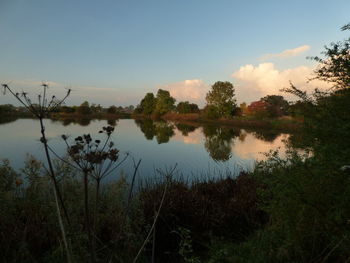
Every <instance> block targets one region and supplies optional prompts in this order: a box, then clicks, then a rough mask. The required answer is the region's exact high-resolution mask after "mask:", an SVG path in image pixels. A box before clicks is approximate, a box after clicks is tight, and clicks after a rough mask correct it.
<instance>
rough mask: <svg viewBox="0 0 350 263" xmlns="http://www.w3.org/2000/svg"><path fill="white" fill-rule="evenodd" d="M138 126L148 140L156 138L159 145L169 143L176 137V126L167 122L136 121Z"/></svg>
mask: <svg viewBox="0 0 350 263" xmlns="http://www.w3.org/2000/svg"><path fill="white" fill-rule="evenodd" d="M135 123H136V125H137V126H138V127H139V128H140V129H141V131H142V132H143V134H144V135H145V137H146V139H147V140H153V138H154V136H155V137H156V140H157V142H158V144H161V143H167V142H169V140H170V138H171V137H172V136H174V135H175V133H174V128H175V127H174V125H172V124H170V123H167V122H165V121H153V120H151V119H145V120H135Z"/></svg>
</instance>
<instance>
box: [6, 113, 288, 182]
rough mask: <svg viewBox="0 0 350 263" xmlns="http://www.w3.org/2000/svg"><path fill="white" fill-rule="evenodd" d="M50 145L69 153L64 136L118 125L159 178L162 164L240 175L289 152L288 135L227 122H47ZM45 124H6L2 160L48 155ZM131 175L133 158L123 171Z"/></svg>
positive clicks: (127, 146)
mask: <svg viewBox="0 0 350 263" xmlns="http://www.w3.org/2000/svg"><path fill="white" fill-rule="evenodd" d="M45 123H46V132H47V136H48V138H49V143H50V145H51V147H52V148H54V149H55V151H56V152H57V153H58V154H59V155H61V156H63V155H64V154H65V151H66V148H65V144H64V142H63V141H62V139H61V135H62V134H67V135H70V140H72V141H73V140H74V138H75V137H76V136H78V135H82V134H87V133H90V134H91V135H92V136H93V138H96V139H101V135H99V134H98V131H99V130H100V129H101V128H102V127H103V126H106V125H116V126H115V128H116V129H115V132H114V134H113V138H112V140H113V141H114V143H115V144H116V146H117V148H118V149H119V150H120V151H121V152H122V153H125V152H129V153H130V156H132V157H133V158H135V160H138V159H142V162H141V166H140V167H141V169H140V171H142V176H154V170H155V169H158V168H162V169H166V168H168V169H170V168H171V167H173V166H174V165H175V164H177V171H178V172H179V173H182V174H183V175H184V176H186V177H191V176H199V175H200V174H212V173H211V172H212V171H214V170H215V171H216V174H218V173H219V172H222V173H224V172H226V171H227V170H229V171H232V172H235V173H238V172H239V171H240V170H242V169H246V170H249V169H252V167H253V166H254V162H255V161H256V160H261V159H264V158H265V156H264V155H263V154H262V153H263V152H267V151H269V150H271V149H277V148H280V151H281V153H282V155H283V153H284V151H285V145H284V140H286V139H288V137H289V135H288V134H281V133H271V132H266V131H264V132H262V131H258V130H245V129H238V128H232V127H224V126H207V125H206V126H200V125H198V124H197V125H196V124H194V125H193V124H192V125H188V124H175V123H171V122H155V121H151V120H144V121H139V120H136V121H135V120H130V119H128V120H119V121H116V122H113V121H112V122H108V121H106V120H82V121H80V122H79V123H76V122H71V121H52V120H46V121H45ZM39 138H40V128H39V123H38V121H36V120H33V119H17V120H15V121H11V122H7V123H6V122H5V123H1V124H0V159H3V158H6V159H9V160H10V161H11V164H12V166H14V167H15V168H17V169H20V168H21V167H23V162H24V160H25V159H26V155H27V154H29V153H30V154H32V155H34V156H35V157H36V158H38V159H40V160H45V159H44V152H43V146H42V145H41V143H40V142H39ZM121 170H122V171H124V172H125V173H127V174H128V173H131V170H132V159H131V158H129V160H127V162H125V163H124V164H123V165H122V166H121V168H120V170H119V171H121Z"/></svg>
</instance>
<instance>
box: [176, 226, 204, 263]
mask: <svg viewBox="0 0 350 263" xmlns="http://www.w3.org/2000/svg"><path fill="white" fill-rule="evenodd" d="M177 233H178V235H179V236H180V244H179V254H180V256H181V257H182V258H183V260H184V262H186V263H200V260H199V258H198V257H196V256H194V254H193V248H192V238H191V231H190V230H189V229H186V228H183V227H179V230H178V232H177Z"/></svg>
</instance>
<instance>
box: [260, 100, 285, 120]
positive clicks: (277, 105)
mask: <svg viewBox="0 0 350 263" xmlns="http://www.w3.org/2000/svg"><path fill="white" fill-rule="evenodd" d="M260 100H261V101H263V102H265V103H266V111H267V114H268V116H269V117H272V118H274V117H281V116H283V115H286V114H287V113H288V108H289V103H288V101H286V100H285V99H284V98H283V96H278V95H268V96H265V97H263V98H261V99H260Z"/></svg>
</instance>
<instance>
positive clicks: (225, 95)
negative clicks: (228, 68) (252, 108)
mask: <svg viewBox="0 0 350 263" xmlns="http://www.w3.org/2000/svg"><path fill="white" fill-rule="evenodd" d="M205 99H206V101H207V105H208V106H212V107H215V108H217V112H218V114H219V116H220V117H229V116H232V115H233V113H234V110H235V108H236V107H237V105H236V99H235V88H234V87H233V85H232V83H230V82H228V81H225V82H223V81H217V82H215V83H214V85H213V86H212V87H211V90H210V91H209V92H208V93H207V95H206V97H205Z"/></svg>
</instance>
